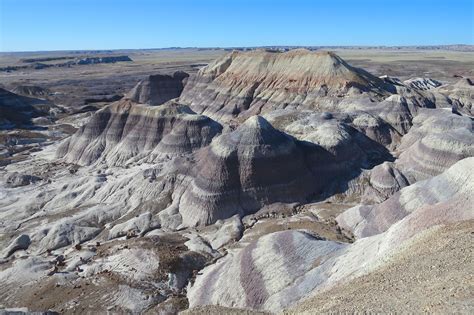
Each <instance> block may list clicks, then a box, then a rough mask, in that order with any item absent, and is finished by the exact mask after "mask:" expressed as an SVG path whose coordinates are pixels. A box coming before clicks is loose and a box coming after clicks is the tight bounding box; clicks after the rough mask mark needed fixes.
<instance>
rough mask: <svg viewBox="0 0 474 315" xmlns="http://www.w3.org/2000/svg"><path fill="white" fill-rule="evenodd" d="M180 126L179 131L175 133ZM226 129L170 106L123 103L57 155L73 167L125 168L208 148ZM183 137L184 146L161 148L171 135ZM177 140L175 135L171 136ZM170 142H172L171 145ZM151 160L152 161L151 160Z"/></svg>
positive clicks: (101, 112)
mask: <svg viewBox="0 0 474 315" xmlns="http://www.w3.org/2000/svg"><path fill="white" fill-rule="evenodd" d="M175 125H176V128H177V130H175V131H173V129H174V127H175ZM221 129H222V127H221V126H220V125H219V124H218V123H216V122H214V121H212V120H210V119H208V118H207V117H202V116H200V115H196V114H194V113H193V112H192V111H191V110H190V109H189V108H188V107H186V106H181V105H179V104H176V103H173V102H170V103H167V104H163V105H160V106H148V105H143V104H137V103H134V102H132V101H130V100H123V101H119V102H117V103H114V104H112V105H109V106H107V107H105V108H104V109H101V110H99V111H97V112H96V113H95V114H94V115H93V116H92V118H91V119H90V121H89V122H88V123H87V124H86V125H84V126H82V127H81V128H79V130H78V131H77V132H76V133H75V134H74V135H73V136H71V137H70V138H68V139H66V140H65V141H64V142H63V143H62V144H61V146H60V147H59V149H58V151H57V155H58V157H62V158H64V160H65V161H67V162H69V163H75V164H80V165H89V164H92V163H94V162H96V161H97V160H99V159H101V160H104V161H106V162H107V163H109V164H111V165H123V164H124V163H126V162H127V161H128V160H129V159H131V158H134V157H135V158H136V157H139V156H141V157H143V158H145V157H147V154H150V153H154V154H157V155H159V154H161V153H182V152H190V151H193V150H194V149H196V148H198V147H201V146H204V145H207V144H208V143H210V141H211V140H212V138H213V137H214V136H216V135H217V134H219V133H220V132H221ZM172 132H173V134H183V133H184V137H183V138H181V139H180V141H181V142H180V143H173V144H172V145H166V143H167V142H166V141H168V140H166V141H165V143H164V144H163V147H166V148H165V150H164V151H163V152H162V151H161V150H160V149H157V146H158V144H159V143H160V142H161V141H162V139H163V138H164V137H165V136H166V135H167V134H169V133H172ZM170 137H173V135H170V136H169V137H168V139H169V138H170ZM168 142H169V141H168ZM148 158H149V157H148Z"/></svg>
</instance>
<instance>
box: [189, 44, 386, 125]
mask: <svg viewBox="0 0 474 315" xmlns="http://www.w3.org/2000/svg"><path fill="white" fill-rule="evenodd" d="M391 89H392V87H391V86H390V85H389V84H387V83H385V82H384V81H383V80H381V79H379V78H377V77H375V76H373V75H371V74H369V73H368V72H366V71H364V70H361V69H357V68H354V67H352V66H350V65H349V64H347V63H346V62H345V61H344V60H342V59H341V58H340V57H338V56H337V55H335V54H333V53H330V52H310V51H308V50H304V49H302V50H300V49H298V50H292V51H289V52H286V53H275V52H266V51H253V52H238V51H234V52H232V53H231V54H228V55H226V56H224V57H222V58H220V59H218V60H216V61H215V62H213V63H211V64H209V65H208V66H207V67H205V68H203V69H201V70H200V71H199V73H198V74H197V75H196V76H194V77H192V78H190V79H189V81H188V84H187V85H186V87H185V89H184V91H183V94H182V95H181V97H180V101H181V102H183V103H184V104H187V105H189V106H191V108H192V109H193V110H195V111H196V112H198V113H202V114H205V115H208V116H210V117H213V118H222V119H229V118H231V117H236V116H239V115H244V116H246V117H249V116H251V115H255V114H260V113H264V112H268V111H270V110H274V109H281V108H299V107H304V108H307V109H315V108H321V107H331V106H332V105H334V104H337V103H338V102H339V101H340V100H341V99H342V97H343V96H348V95H358V94H360V93H362V92H371V93H372V95H373V96H374V97H377V96H379V97H380V96H381V95H387V94H388V93H389V92H388V90H391Z"/></svg>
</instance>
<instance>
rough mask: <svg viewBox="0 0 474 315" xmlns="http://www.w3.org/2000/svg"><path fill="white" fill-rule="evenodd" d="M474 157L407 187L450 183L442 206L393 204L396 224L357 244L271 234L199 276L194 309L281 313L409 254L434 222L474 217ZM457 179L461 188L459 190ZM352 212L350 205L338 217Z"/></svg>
mask: <svg viewBox="0 0 474 315" xmlns="http://www.w3.org/2000/svg"><path fill="white" fill-rule="evenodd" d="M472 161H473V159H472V158H470V159H465V160H463V161H460V162H458V163H457V164H455V165H454V166H453V167H451V168H450V169H449V170H447V171H446V172H445V173H443V174H442V175H439V176H437V177H435V178H433V179H432V181H436V182H437V183H436V184H434V186H431V184H433V183H432V182H430V180H428V181H424V182H420V183H418V184H415V187H414V188H413V189H416V188H418V190H417V192H416V193H413V194H412V193H411V191H410V188H411V187H407V188H404V189H402V191H401V193H402V194H403V193H405V195H407V194H409V195H410V196H413V197H412V198H416V197H418V196H430V195H431V194H430V188H431V187H443V188H442V189H444V190H446V189H448V188H449V191H450V193H447V195H446V199H444V200H440V201H439V202H437V203H433V202H431V201H430V200H429V199H426V198H423V199H422V200H419V201H417V202H414V201H413V200H412V201H411V203H410V204H411V206H412V208H411V209H410V210H411V211H410V212H409V213H407V214H406V215H402V216H399V217H398V218H396V217H397V214H398V213H399V211H398V209H397V208H387V210H386V213H387V215H388V217H389V218H396V219H393V220H392V221H391V225H390V226H389V227H388V228H387V229H383V230H379V231H378V234H377V233H371V234H370V235H373V236H372V237H370V236H369V237H364V238H361V239H359V240H356V242H354V243H353V244H351V245H350V244H344V243H338V242H334V241H327V240H324V239H321V238H318V237H315V236H311V235H310V234H307V233H306V232H304V231H285V232H277V233H272V234H268V235H266V236H264V237H262V238H260V239H259V240H257V241H254V242H251V243H250V244H248V245H247V246H246V247H244V248H243V249H237V250H235V251H234V252H232V253H229V254H228V255H227V256H226V257H225V258H223V259H221V260H219V261H218V263H217V264H215V265H213V266H210V267H207V268H206V269H204V270H203V275H201V276H198V277H197V279H196V282H195V284H194V285H193V286H192V287H191V288H190V289H189V291H188V298H189V300H190V306H191V307H194V306H198V305H207V304H219V305H223V306H233V307H249V308H253V309H263V310H268V311H278V310H279V309H281V308H284V307H287V306H289V305H291V304H293V303H295V302H296V301H298V300H299V299H301V298H303V297H304V296H306V295H307V294H309V293H310V292H312V291H314V292H317V290H319V289H321V288H327V287H331V286H332V285H334V284H335V283H338V282H339V281H348V280H350V279H352V278H354V277H356V276H360V275H364V274H367V273H369V272H371V271H372V270H374V269H375V268H377V267H378V266H380V265H381V264H383V263H384V262H385V261H386V259H387V258H388V257H391V256H392V255H394V254H396V253H398V252H400V253H402V252H403V251H404V249H403V247H402V245H403V244H404V242H407V241H409V240H410V239H412V238H413V237H415V236H416V235H417V234H418V233H420V232H423V231H424V230H426V229H428V228H430V227H431V226H436V225H440V224H444V223H446V222H451V223H456V222H460V221H464V220H472V219H473V218H474V215H473V214H474V211H473V209H472V206H471V205H472V200H471V199H472V194H471V193H470V192H472V187H470V184H468V183H470V182H472V180H469V179H470V177H471V176H472V173H473V172H472V169H473V168H472ZM461 169H462V171H461ZM461 173H463V174H464V175H461ZM466 173H467V175H465V174H466ZM458 176H465V178H464V179H460V178H458ZM448 181H449V182H448ZM454 181H457V182H459V183H460V185H458V186H454V187H452V186H451V184H452V183H453V182H454ZM435 189H436V188H435ZM436 190H437V191H440V189H439V188H438V189H436ZM448 195H449V196H448ZM392 198H393V197H392ZM388 202H390V199H389V200H388ZM353 211H354V210H353V209H350V210H348V211H347V212H345V213H344V214H343V215H341V216H340V217H339V218H338V221H339V222H341V218H344V217H345V216H347V215H348V214H350V213H353ZM386 217H387V216H386ZM344 222H347V221H344ZM343 226H344V224H343ZM362 236H364V235H362ZM283 253H284V254H283ZM321 254H323V255H322V256H318V255H321ZM306 259H309V261H306ZM290 292H291V294H290Z"/></svg>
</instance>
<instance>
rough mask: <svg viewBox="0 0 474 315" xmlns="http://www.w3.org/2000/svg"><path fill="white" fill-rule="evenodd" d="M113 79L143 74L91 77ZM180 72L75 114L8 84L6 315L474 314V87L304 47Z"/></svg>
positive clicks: (3, 210) (2, 194)
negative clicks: (472, 300) (382, 69)
mask: <svg viewBox="0 0 474 315" xmlns="http://www.w3.org/2000/svg"><path fill="white" fill-rule="evenodd" d="M219 55H222V53H219ZM134 56H139V55H138V54H134ZM146 56H148V53H147V54H145V55H143V56H142V57H141V58H145V57H146ZM57 58H60V60H62V59H63V58H62V57H61V56H59V57H57ZM146 58H148V57H146ZM67 59H70V58H67ZM54 60H55V59H53V60H50V61H54ZM134 60H135V59H134ZM89 62H93V60H89ZM146 62H149V61H146ZM356 63H357V61H356ZM147 64H148V63H147ZM357 64H361V63H357ZM362 64H363V63H362ZM105 67H111V68H110V69H114V71H115V70H117V69H124V67H125V66H122V65H120V64H111V65H95V66H87V65H86V66H83V67H80V68H82V69H85V70H87V69H88V70H87V71H91V73H93V74H94V75H99V74H100V73H99V72H100V69H105ZM136 67H138V65H137V64H136V63H135V62H134V63H133V64H130V65H129V66H127V67H125V68H126V69H128V70H130V69H132V68H136ZM74 68H75V67H74ZM78 68H79V67H78ZM129 68H130V69H129ZM197 68H200V70H199V71H197ZM71 69H72V70H71V71H76V70H74V69H73V67H71ZM171 69H173V70H171ZM178 69H185V70H186V71H187V72H188V71H190V70H191V71H190V73H193V72H197V73H195V74H193V75H191V76H190V77H189V78H188V76H187V74H185V73H182V72H178V73H174V74H173V75H163V74H160V75H151V76H148V75H147V76H146V77H145V78H144V79H143V77H144V76H143V75H141V76H140V79H143V80H142V81H141V82H140V83H138V84H137V85H136V86H135V88H133V89H132V90H131V91H129V93H127V89H128V88H130V87H132V86H133V85H134V84H135V83H136V82H137V81H138V79H139V77H138V76H137V75H134V76H131V77H130V76H129V77H127V78H128V79H127V82H126V84H125V83H124V82H122V83H124V84H122V85H120V88H117V86H118V85H119V83H118V82H115V83H113V84H112V85H110V88H106V86H108V85H105V86H101V87H100V88H97V89H96V88H95V87H94V92H93V93H90V97H89V96H87V95H86V94H87V92H86V91H85V90H84V91H82V92H80V93H79V94H80V95H79V99H82V100H83V99H89V98H90V99H94V100H95V101H100V102H95V103H94V106H88V107H82V108H74V109H71V108H69V109H70V111H68V112H62V111H61V108H60V107H56V106H55V105H53V104H52V103H51V102H50V101H46V100H41V99H37V98H32V97H26V96H20V95H16V94H13V93H10V92H7V91H6V90H1V91H0V94H1V95H3V98H2V97H1V95H0V101H2V102H3V103H1V104H0V111H2V110H3V112H2V113H5V109H6V113H7V114H8V115H10V116H8V117H7V116H5V115H3V116H0V119H1V118H3V119H4V120H3V121H2V122H1V123H2V124H3V125H2V128H3V129H2V130H1V131H0V248H2V251H1V253H0V255H1V256H2V257H1V259H0V282H1V283H2V285H1V286H0V301H1V303H0V304H2V305H1V307H4V306H5V307H7V308H11V307H25V308H27V309H28V310H41V311H44V310H49V309H51V310H54V311H57V312H59V313H78V312H80V313H107V312H109V313H118V314H121V313H158V314H175V313H178V312H179V311H182V310H185V309H187V308H191V309H190V310H189V312H191V313H192V312H193V311H195V312H197V313H204V314H212V313H214V314H215V313H219V314H220V313H232V312H234V313H237V314H242V313H244V314H245V313H248V314H253V313H266V312H273V313H275V312H280V311H283V310H288V309H290V311H298V310H302V311H308V312H311V309H314V310H315V311H316V312H319V311H320V310H321V311H323V312H326V311H328V312H330V311H333V310H334V311H336V312H339V311H341V312H350V311H351V309H350V308H349V306H348V304H347V303H349V302H347V303H345V302H346V301H351V302H350V303H353V304H354V305H355V306H354V309H355V310H361V311H369V312H370V311H375V312H378V311H380V312H392V311H394V310H393V309H392V308H391V307H389V306H387V304H385V305H382V306H380V305H379V304H377V303H378V301H381V303H382V304H383V302H387V301H388V302H390V303H391V302H393V305H395V306H397V307H398V306H400V304H401V303H402V302H401V301H405V302H406V305H407V306H406V307H407V308H408V307H412V308H413V310H416V311H418V310H420V312H421V311H427V312H430V311H433V312H438V311H439V312H443V313H444V312H448V313H449V311H451V310H452V311H459V312H464V311H466V312H469V311H470V310H472V306H471V305H470V304H468V302H466V301H468V299H467V298H466V294H465V292H467V291H466V290H467V289H466V288H467V285H466V281H469V279H470V278H469V277H467V271H466V270H464V271H463V270H462V267H461V266H462V265H466V266H467V265H468V263H469V262H468V261H467V260H466V258H467V257H468V255H469V253H470V252H471V248H472V246H471V247H469V244H470V243H469V238H468V236H469V235H470V234H469V232H466V231H468V229H469V228H470V226H471V225H472V224H471V223H472V220H473V219H474V217H473V214H474V209H473V208H472V205H473V204H474V201H473V200H472V196H473V195H474V194H473V193H472V192H473V190H474V187H473V185H472V183H473V182H474V181H473V170H474V165H473V159H474V157H473V156H474V151H473V145H474V143H473V139H474V137H473V121H472V116H471V113H470V106H471V105H469V104H470V103H472V102H471V96H470V91H471V88H472V82H471V81H470V80H468V79H466V78H463V80H462V81H461V82H459V83H453V82H451V81H452V80H451V81H449V80H448V81H449V82H448V81H445V79H446V76H442V79H443V84H442V85H439V82H438V81H436V80H434V79H431V78H428V77H423V78H420V77H419V75H424V76H425V75H427V73H428V72H425V71H420V73H416V71H414V70H413V71H411V72H410V76H403V78H402V79H399V78H396V77H393V76H382V77H377V76H374V75H372V74H370V73H368V72H366V71H364V70H362V69H359V68H356V67H353V66H351V65H349V64H348V63H347V62H346V61H344V60H343V59H341V58H340V57H338V56H337V55H335V54H334V53H330V52H322V51H319V52H314V51H308V50H301V49H298V50H291V51H288V52H284V53H281V52H275V51H263V50H254V51H248V52H243V51H234V52H232V53H230V54H227V55H225V56H223V57H221V58H219V59H218V60H216V61H214V62H212V63H210V64H209V65H204V64H201V63H199V64H196V65H194V66H187V67H181V66H180V67H177V66H172V67H169V69H168V70H167V71H169V72H166V73H170V72H172V71H175V70H178ZM192 69H195V70H192ZM50 70H51V71H52V69H50ZM59 70H60V69H59V68H58V69H57V71H58V72H57V73H56V74H57V75H60V74H61V73H62V72H61V73H60V72H59ZM128 70H127V71H128ZM25 71H27V70H25ZM42 71H43V70H42ZM44 71H48V70H44ZM124 71H125V70H124ZM389 72H391V71H389ZM150 73H160V72H159V71H157V68H151V67H150V69H149V71H148V72H147V74H150ZM430 73H434V72H430ZM462 73H469V71H467V70H466V71H463V72H462ZM382 74H383V73H382ZM18 75H19V73H18V72H17V73H16V74H15V76H18ZM100 75H102V76H104V74H100ZM378 75H380V73H378ZM62 76H63V77H62V78H60V79H59V80H60V82H61V84H65V85H67V86H70V87H72V86H74V87H76V83H77V81H74V80H71V79H70V78H68V77H67V76H66V75H62ZM108 78H109V77H108ZM409 78H412V79H409ZM437 78H438V77H437ZM28 82H30V81H28ZM32 82H35V84H36V82H37V81H34V80H33V81H31V84H33V83H32ZM102 83H103V79H102V81H101V79H100V78H95V79H93V80H92V81H91V82H88V83H87V86H95V85H99V84H102ZM38 84H39V83H38ZM25 85H26V83H25ZM45 86H47V87H52V86H56V87H58V85H54V84H53V85H45ZM81 86H82V87H83V86H84V85H78V87H77V91H79V90H82V87H81ZM112 86H114V88H112ZM56 87H55V88H54V89H53V88H52V89H51V90H54V91H56V90H57V89H56ZM34 90H35V89H31V93H33V92H34ZM59 90H61V89H59ZM29 91H30V89H26V90H25V91H24V92H25V93H26V92H29ZM62 91H64V90H62ZM68 91H70V90H68ZM2 92H3V94H2ZM81 93H82V94H81ZM53 94H54V95H49V96H48V99H49V98H50V99H54V100H61V99H62V100H65V99H68V98H70V97H76V96H74V95H72V94H71V95H70V96H67V97H62V96H60V95H59V94H55V93H53ZM124 94H125V97H123V98H121V99H118V98H117V101H115V102H113V103H110V104H109V101H112V99H111V98H109V96H113V95H118V96H119V97H120V96H121V95H124ZM56 96H57V97H56ZM85 96H87V97H85ZM42 97H43V96H42ZM115 99H116V98H114V99H113V100H115ZM102 101H105V102H106V103H104V102H102ZM83 103H84V102H83V101H81V106H82V104H83ZM471 107H472V106H471ZM69 109H68V110H69ZM58 110H59V112H57V111H58ZM11 115H13V116H11ZM15 115H16V116H15ZM5 117H7V118H5ZM12 117H13V118H12ZM17 118H18V119H17ZM14 119H17V120H16V121H14ZM11 128H13V129H11ZM33 128H34V130H33ZM68 135H71V136H69V137H67V136H68ZM65 137H67V138H65ZM443 226H444V227H443ZM446 226H447V227H446ZM451 227H455V228H453V229H451ZM455 229H459V231H463V233H464V234H463V235H464V236H462V237H461V236H460V234H459V233H458V234H456V233H454V232H453V231H455ZM437 231H438V232H440V235H437V234H436V232H437ZM438 236H439V237H440V238H441V239H440V238H437V237H438ZM447 240H449V241H447ZM425 243H426V244H428V245H427V246H426V247H423V244H425ZM471 243H472V242H471ZM452 246H454V247H456V246H459V248H451V247H452ZM431 248H433V250H434V251H436V252H435V253H431V256H432V257H433V261H436V262H435V263H434V264H435V265H436V264H437V263H438V262H439V265H436V266H435V267H433V268H431V267H430V268H428V267H427V266H430V258H429V256H430V253H429V251H430V249H431ZM417 255H418V256H419V257H420V260H419V262H418V263H417V261H416V259H415V258H416V257H417ZM448 256H451V258H452V261H448V260H447V257H448ZM403 266H407V267H406V272H404V271H405V270H402V269H403ZM438 267H439V273H435V272H436V270H437V269H438ZM417 268H419V270H418V269H417ZM428 269H429V270H428ZM417 272H418V273H417ZM410 274H413V275H415V276H419V277H418V278H416V277H412V278H410ZM385 275H386V276H385ZM463 278H464V279H466V281H464V280H462V279H463ZM387 279H388V280H387ZM417 279H421V280H420V281H421V282H417V281H418V280H417ZM384 281H389V284H388V285H387V284H386V282H384ZM400 281H402V282H403V283H405V284H406V286H404V284H403V283H401V284H400ZM455 282H458V283H459V285H457V286H456V285H454V283H455ZM438 284H439V285H438ZM441 284H442V285H443V286H444V285H446V286H447V287H449V288H450V289H451V288H453V293H451V295H450V297H449V298H448V299H445V300H444V301H445V302H439V303H438V302H436V301H435V300H432V299H431V300H430V299H428V296H427V295H426V294H423V293H422V290H427V292H428V293H427V294H432V295H433V297H434V299H438V298H439V299H441V297H442V296H443V295H442V293H443V290H444V289H442V288H441V289H440V287H439V286H441ZM350 285H354V289H351V288H348V286H350ZM372 285H373V286H372ZM394 288H399V289H400V290H402V291H403V293H401V294H400V295H397V294H395V293H394V291H393V290H395V289H394ZM356 289H357V290H359V291H357V290H356ZM378 291H380V299H378V298H374V299H370V296H374V295H376V293H377V292H378ZM325 292H328V293H325ZM331 292H332V293H331ZM365 292H367V294H366V293H365ZM411 292H413V296H411V295H410V294H411ZM450 292H451V291H450ZM452 294H454V296H453V295H452ZM313 296H314V297H315V299H316V300H314V301H317V302H314V303H313V302H312V301H313V300H311V297H313ZM328 296H334V299H331V298H327V297H328ZM397 296H400V297H401V298H400V300H399V301H394V299H395V297H397ZM359 297H360V300H358V301H355V302H354V299H356V298H359ZM307 298H310V299H309V300H307V301H309V302H308V303H309V304H301V305H300V306H297V305H298V304H299V303H301V302H303V301H305V300H306V299H307ZM417 299H418V300H417ZM368 300H370V301H368ZM335 301H336V302H335ZM417 301H418V302H417ZM335 304H337V305H335ZM292 307H298V308H297V309H295V310H293V309H292ZM404 307H405V306H403V307H402V306H400V309H401V310H405V309H406V308H404Z"/></svg>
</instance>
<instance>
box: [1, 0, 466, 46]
mask: <svg viewBox="0 0 474 315" xmlns="http://www.w3.org/2000/svg"><path fill="white" fill-rule="evenodd" d="M473 3H474V0H444V1H442V0H322V1H317V0H314V1H309V0H221V1H217V0H174V1H173V0H155V1H153V0H0V51H28V50H63V49H117V48H161V47H171V46H180V47H190V46H193V47H210V46H221V47H224V46H225V47H230V46H270V45H315V46H317V45H430V44H436V45H438V44H474V4H473Z"/></svg>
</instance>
